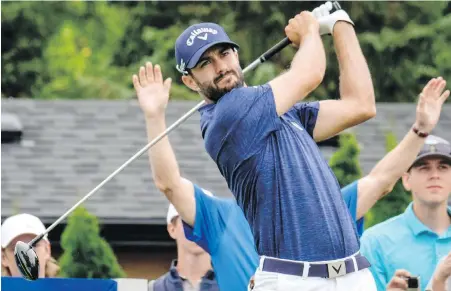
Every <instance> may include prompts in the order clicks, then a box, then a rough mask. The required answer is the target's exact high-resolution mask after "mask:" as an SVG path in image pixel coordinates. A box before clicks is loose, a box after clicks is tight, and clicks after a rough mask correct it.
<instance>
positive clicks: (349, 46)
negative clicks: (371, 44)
mask: <svg viewBox="0 0 451 291" xmlns="http://www.w3.org/2000/svg"><path fill="white" fill-rule="evenodd" d="M333 38H334V45H335V50H336V53H337V58H338V63H339V66H340V97H341V99H342V100H349V101H352V102H354V104H356V105H357V109H358V110H359V111H363V110H364V112H365V111H367V112H368V115H370V117H372V116H371V115H374V112H375V110H376V108H375V102H376V101H375V96H374V88H373V82H372V80H371V73H370V70H369V68H368V64H367V63H366V60H365V57H364V55H363V53H362V50H361V48H360V45H359V40H358V38H357V35H356V33H355V30H354V27H353V26H352V25H351V24H349V23H347V22H341V21H339V22H338V23H337V24H335V27H334V34H333Z"/></svg>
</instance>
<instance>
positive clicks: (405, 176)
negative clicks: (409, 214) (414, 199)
mask: <svg viewBox="0 0 451 291" xmlns="http://www.w3.org/2000/svg"><path fill="white" fill-rule="evenodd" d="M409 180H410V174H409V173H404V174H403V175H402V185H403V186H404V189H406V190H407V191H411V189H412V188H411V187H410V183H409Z"/></svg>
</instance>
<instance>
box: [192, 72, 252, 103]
mask: <svg viewBox="0 0 451 291" xmlns="http://www.w3.org/2000/svg"><path fill="white" fill-rule="evenodd" d="M227 74H234V75H235V76H236V75H237V73H235V72H227V73H225V74H222V75H220V76H218V77H217V78H216V79H215V80H214V81H213V85H211V83H209V84H207V85H206V84H205V83H204V84H199V83H198V84H197V85H198V86H199V88H200V92H201V93H202V94H203V95H204V96H205V97H207V98H208V99H210V100H211V101H213V102H214V103H216V102H218V101H219V99H221V97H222V96H224V95H225V94H227V93H229V92H230V91H232V90H233V89H235V88H240V87H243V86H244V76H243V72H242V71H241V70H238V74H239V75H238V81H237V82H236V83H235V85H234V86H232V87H229V88H218V87H217V86H216V85H215V84H216V83H218V82H219V81H220V80H221V79H222V78H223V77H224V76H225V75H227Z"/></svg>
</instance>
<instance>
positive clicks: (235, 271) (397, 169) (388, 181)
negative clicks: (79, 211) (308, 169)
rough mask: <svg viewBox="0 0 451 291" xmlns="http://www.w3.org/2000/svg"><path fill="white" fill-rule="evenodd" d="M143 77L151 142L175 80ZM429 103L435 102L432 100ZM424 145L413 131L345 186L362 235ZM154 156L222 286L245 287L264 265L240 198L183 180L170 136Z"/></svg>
mask: <svg viewBox="0 0 451 291" xmlns="http://www.w3.org/2000/svg"><path fill="white" fill-rule="evenodd" d="M139 75H140V77H138V76H136V75H135V76H133V83H134V86H135V89H136V92H137V95H138V98H139V102H140V105H141V108H142V110H143V112H144V116H145V119H146V126H147V135H148V139H149V141H150V140H153V139H154V138H155V137H156V136H158V135H160V134H161V133H162V132H164V131H165V130H166V124H165V108H166V106H167V102H168V98H169V90H170V83H171V80H170V79H168V80H166V81H165V82H164V83H163V78H162V74H161V69H160V67H159V66H158V65H157V66H155V67H153V66H152V64H147V65H146V68H144V67H143V68H141V69H140V73H139ZM428 102H429V103H427V104H430V105H431V104H432V105H433V103H431V101H430V100H429V101H428ZM417 112H418V116H417V122H416V124H423V123H425V122H429V120H430V119H431V118H430V112H424V107H418V110H417ZM434 125H435V124H434ZM423 143H424V139H422V138H418V136H417V135H416V134H412V133H411V132H409V133H408V134H407V135H406V137H405V138H404V139H403V140H402V141H401V143H400V144H399V145H398V146H397V147H396V148H395V149H394V150H393V151H391V152H390V153H389V154H387V156H386V157H385V158H384V159H383V160H381V161H380V162H379V163H378V164H377V165H376V166H375V167H374V168H373V169H372V171H371V172H370V174H368V175H367V176H365V177H364V178H362V179H360V180H358V181H356V182H354V183H352V184H350V185H348V186H347V187H345V188H343V189H342V194H343V198H344V201H345V204H346V205H347V208H348V209H349V212H350V214H351V217H352V220H353V221H356V220H357V229H358V233H359V234H360V233H361V232H362V227H363V225H362V217H363V215H364V214H365V213H366V212H367V211H368V210H369V209H370V208H371V207H372V206H373V205H374V203H376V201H377V200H378V199H380V198H381V197H382V196H383V195H385V194H387V193H388V192H390V190H391V188H392V187H393V185H394V184H395V182H396V181H397V180H398V178H399V177H400V176H401V175H402V173H403V172H405V170H406V169H407V168H408V167H409V165H410V164H411V163H412V161H413V160H414V159H415V157H416V154H417V153H418V151H419V150H420V148H421V146H422V145H423ZM149 159H150V164H151V168H152V174H153V179H154V181H155V184H156V186H157V187H158V188H159V189H160V190H161V191H162V192H163V193H164V194H165V195H166V197H167V198H168V199H169V200H170V201H171V203H173V205H174V206H175V208H176V209H177V211H178V213H179V214H180V216H181V217H182V219H183V221H184V229H185V234H186V236H187V238H189V239H191V240H193V241H195V242H197V243H198V244H199V245H201V246H202V247H203V248H204V249H205V250H207V251H208V252H209V253H210V255H211V257H212V264H213V267H214V270H215V273H216V276H217V281H218V284H219V286H220V289H221V290H233V291H234V290H238V291H239V290H245V289H246V285H247V283H248V281H249V278H250V277H251V276H252V274H253V273H254V271H255V270H256V268H257V267H258V261H259V256H258V254H257V251H256V249H255V244H254V240H253V236H252V233H251V229H250V227H249V224H248V223H247V221H246V219H245V217H244V215H243V212H242V211H241V209H240V208H239V207H238V206H237V204H236V201H235V200H234V199H220V198H216V197H212V196H211V194H210V193H209V192H208V191H205V190H203V189H202V188H200V187H199V186H197V185H194V184H193V183H191V182H190V181H188V180H186V179H183V178H182V177H181V175H180V170H179V168H178V165H177V161H176V159H175V155H174V153H173V151H172V148H171V145H170V143H169V140H168V138H167V137H165V138H163V139H162V140H161V141H160V142H159V143H157V144H156V145H155V146H154V147H153V148H151V149H150V150H149ZM206 192H207V193H206ZM350 263H353V262H352V261H350V262H348V264H350Z"/></svg>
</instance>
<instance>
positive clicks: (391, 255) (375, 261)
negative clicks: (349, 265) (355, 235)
mask: <svg viewBox="0 0 451 291" xmlns="http://www.w3.org/2000/svg"><path fill="white" fill-rule="evenodd" d="M402 181H403V184H404V187H405V188H406V189H407V190H408V191H411V192H412V197H413V202H411V203H410V204H409V206H408V207H407V209H406V210H405V212H404V213H403V214H400V215H398V216H396V217H393V218H391V219H389V220H387V221H385V222H382V223H380V224H378V225H375V226H373V227H372V228H370V229H368V230H367V231H365V232H364V233H363V236H362V239H361V252H362V253H363V255H364V256H366V257H367V258H368V259H369V261H370V262H371V265H372V266H371V268H370V270H371V271H372V273H373V276H374V278H375V280H376V284H377V287H378V290H385V286H386V285H387V283H388V281H389V279H390V278H391V277H392V276H393V274H394V273H395V270H398V269H404V270H407V271H408V272H409V273H411V274H412V275H413V276H419V277H420V278H421V290H424V289H425V288H426V284H427V283H428V282H429V280H430V279H431V277H432V273H433V272H434V269H435V266H436V265H437V263H438V261H439V259H440V258H442V257H444V256H446V254H448V253H449V252H450V251H451V219H450V216H451V208H449V207H448V204H447V202H448V196H449V194H450V192H451V145H450V143H449V142H448V141H445V140H444V139H441V138H439V137H436V136H432V135H431V136H429V137H427V139H426V141H425V145H424V146H423V149H422V150H421V151H420V153H419V154H418V156H417V158H416V160H415V161H414V163H413V165H412V166H411V167H410V169H409V170H408V171H407V173H405V174H404V175H403V177H402Z"/></svg>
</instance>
